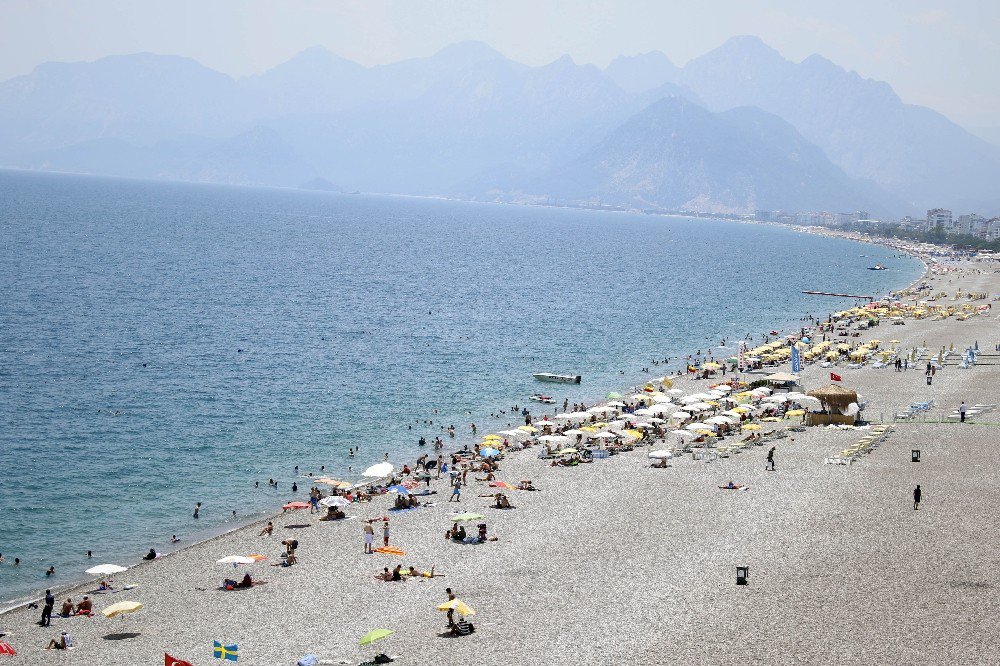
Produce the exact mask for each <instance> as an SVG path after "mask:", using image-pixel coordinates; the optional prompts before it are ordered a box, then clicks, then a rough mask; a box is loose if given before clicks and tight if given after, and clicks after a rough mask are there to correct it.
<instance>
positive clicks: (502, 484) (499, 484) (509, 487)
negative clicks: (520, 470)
mask: <svg viewBox="0 0 1000 666" xmlns="http://www.w3.org/2000/svg"><path fill="white" fill-rule="evenodd" d="M490 488H501V489H503V490H517V486H512V485H510V484H509V483H507V482H506V481H490Z"/></svg>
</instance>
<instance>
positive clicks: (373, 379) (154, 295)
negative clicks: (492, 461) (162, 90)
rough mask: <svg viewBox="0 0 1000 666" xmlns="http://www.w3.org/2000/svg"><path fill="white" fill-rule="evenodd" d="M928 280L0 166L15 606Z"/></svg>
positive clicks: (779, 256)
mask: <svg viewBox="0 0 1000 666" xmlns="http://www.w3.org/2000/svg"><path fill="white" fill-rule="evenodd" d="M876 262H881V263H882V264H884V265H885V266H887V267H888V270H886V271H869V270H866V268H867V267H868V266H871V265H873V264H875V263H876ZM921 270H922V266H921V264H920V262H919V261H917V260H916V259H913V258H911V257H906V256H902V255H899V254H898V253H895V252H893V251H892V250H889V249H886V248H881V247H877V246H874V245H866V244H860V243H855V242H850V241H846V240H841V239H832V238H826V237H820V236H816V235H810V234H803V233H798V232H796V231H793V230H790V229H787V228H783V227H779V226H766V225H757V224H742V223H735V222H724V221H710V220H704V219H690V218H681V217H665V216H654V215H643V214H630V213H621V212H611V211H593V210H580V209H565V208H544V207H528V206H513V205H492V204H484V203H466V202H456V201H447V200H439V199H421V198H409V197H395V196H370V195H349V194H334V193H326V192H310V191H299V190H288V189H265V188H248V187H230V186H215V185H197V184H177V183H166V182H150V181H138V180H126V179H111V178H98V177H87V176H75V175H60V174H42V173H27V172H15V171H0V460H2V466H0V470H2V471H0V553H2V556H3V563H2V564H0V600H3V601H4V602H6V603H5V604H0V607H2V606H4V605H10V604H11V603H14V602H17V601H19V600H23V599H25V598H26V597H29V596H32V595H33V594H36V593H37V591H38V590H40V589H44V588H45V587H57V586H62V585H68V584H69V583H72V582H76V581H78V580H80V579H81V577H84V573H83V571H84V570H85V569H86V568H88V567H90V566H93V565H95V564H98V563H105V562H109V563H116V564H123V565H128V564H130V563H133V562H136V561H138V559H139V557H140V556H141V555H142V554H143V553H145V552H146V551H147V550H148V549H149V548H155V549H156V550H158V551H160V552H165V551H169V550H171V549H172V548H175V547H176V546H172V545H171V543H170V537H171V535H175V534H176V535H177V536H178V537H179V538H180V539H181V544H180V545H184V544H187V543H191V542H193V541H196V540H199V539H203V538H205V537H207V536H209V535H211V534H213V533H218V532H220V531H224V530H226V529H231V528H233V527H235V526H237V525H239V524H242V523H244V522H247V521H250V520H253V519H255V518H259V517H260V516H263V515H265V514H266V513H268V512H272V511H274V510H275V509H276V508H277V507H279V506H280V505H281V504H282V503H283V502H286V501H289V500H291V499H295V498H296V496H298V497H299V498H300V499H301V496H303V495H305V494H306V489H308V487H309V477H308V476H305V475H306V474H308V473H310V472H312V473H313V474H315V475H317V476H318V475H320V474H321V473H322V474H326V475H328V476H332V477H334V478H338V479H344V480H349V481H353V480H357V479H358V478H359V473H360V471H362V470H363V469H364V468H365V467H366V466H368V465H370V464H373V463H375V462H380V461H382V460H383V459H384V458H385V457H386V455H387V456H388V459H389V460H390V461H392V462H394V463H396V464H401V463H402V462H404V461H412V460H413V459H415V457H416V456H417V455H418V454H419V452H420V451H427V449H430V447H429V446H428V447H427V449H420V448H419V447H418V439H419V438H420V437H421V436H423V437H425V438H426V439H427V440H428V442H430V441H431V440H432V439H433V438H434V437H436V436H442V437H443V438H444V439H445V441H446V445H447V446H448V447H455V446H461V445H463V444H465V443H469V442H471V441H473V440H474V438H473V436H472V433H471V424H472V423H475V424H477V426H478V429H479V435H480V436H481V435H482V434H484V433H486V432H490V431H495V430H498V429H503V428H505V427H507V426H508V424H510V425H515V426H516V425H518V424H519V423H522V422H523V421H522V420H521V417H520V416H519V415H518V414H516V413H514V409H513V408H514V407H515V406H516V407H523V406H525V405H526V404H529V405H530V406H531V409H532V410H533V411H534V413H535V414H536V415H537V414H538V413H539V412H540V408H541V407H542V406H540V405H537V404H532V403H528V402H527V400H528V397H529V396H530V395H532V394H533V393H537V392H545V393H549V394H551V395H553V396H554V397H556V398H557V399H558V400H559V402H560V403H561V402H562V400H563V399H568V400H569V401H570V402H571V403H572V402H574V401H586V402H587V404H593V403H594V402H596V401H597V400H598V399H601V398H603V397H604V396H605V395H606V394H607V393H608V392H610V391H623V390H625V389H627V388H628V387H631V386H635V385H641V384H642V383H644V381H645V380H646V379H648V378H650V377H654V376H660V375H663V374H664V373H665V372H667V371H668V370H673V369H676V368H677V367H681V366H682V364H683V361H682V359H683V356H684V355H687V354H693V353H695V352H698V351H700V352H702V353H703V354H704V353H706V352H707V351H708V350H710V349H711V351H712V354H713V355H714V356H715V357H716V358H725V357H727V356H730V355H732V354H733V353H735V345H736V342H735V341H738V340H739V339H741V338H743V337H744V336H745V335H747V334H748V333H752V334H753V335H754V336H755V337H754V339H755V340H757V341H760V339H761V335H762V334H763V333H765V332H768V331H770V330H771V329H774V328H780V329H783V330H785V331H790V330H796V329H797V328H798V327H799V326H800V325H801V323H802V322H801V319H802V318H803V317H805V316H807V315H810V314H813V315H816V316H825V314H826V313H828V312H831V311H834V310H837V309H841V308H843V307H847V306H851V305H853V304H854V301H853V300H851V299H839V298H829V297H819V296H809V295H804V294H803V293H802V290H804V289H812V290H819V291H829V292H840V293H850V294H872V295H884V294H886V293H887V292H888V291H889V290H890V289H898V288H901V287H903V286H905V285H907V284H909V283H910V282H912V281H913V280H915V279H916V278H917V277H918V276H919V275H920V272H921ZM723 339H725V340H726V345H725V347H724V348H723V347H720V343H721V342H722V340H723ZM666 358H669V359H670V361H669V362H668V363H667V364H664V363H662V362H661V363H660V364H659V365H655V366H654V365H652V362H653V361H654V360H659V361H663V359H666ZM679 359H680V360H679ZM643 368H649V372H644V371H643ZM534 372H555V373H570V374H574V375H575V374H579V375H582V376H583V382H582V383H581V384H580V385H561V384H541V383H539V382H537V381H535V380H534V379H533V378H532V373H534ZM545 409H547V410H550V409H551V407H545ZM449 425H454V426H455V429H456V433H457V434H456V436H455V437H454V438H451V437H449V436H448V435H447V434H446V432H445V431H444V428H445V427H447V426H449ZM352 448H356V449H357V451H358V453H357V454H356V455H355V457H353V458H352V457H350V456H349V449H352ZM296 465H297V466H298V469H299V476H298V477H296V475H295V466H296ZM268 479H275V480H277V481H278V489H277V490H275V489H273V488H270V487H268V484H267V481H268ZM293 481H296V482H297V483H298V485H299V486H300V489H299V492H298V493H297V494H295V493H292V492H291V485H292V483H293ZM257 484H259V487H258V485H257ZM196 502H202V510H201V515H200V517H199V518H198V519H194V518H193V517H192V513H193V509H194V506H195V503H196ZM233 512H235V517H234V515H233ZM88 550H89V551H92V558H90V559H88V557H87V555H86V552H87V551H88ZM15 557H17V558H19V559H20V561H21V564H20V566H18V567H14V566H13V565H12V563H13V561H14V558H15ZM50 566H52V567H55V570H56V572H55V574H54V575H53V576H51V577H46V575H45V571H46V570H47V569H48V568H49V567H50Z"/></svg>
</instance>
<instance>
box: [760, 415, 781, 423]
mask: <svg viewBox="0 0 1000 666" xmlns="http://www.w3.org/2000/svg"><path fill="white" fill-rule="evenodd" d="M761 421H767V422H768V423H780V422H781V419H779V418H778V417H777V416H765V417H764V418H762V419H761Z"/></svg>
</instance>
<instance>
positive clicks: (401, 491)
mask: <svg viewBox="0 0 1000 666" xmlns="http://www.w3.org/2000/svg"><path fill="white" fill-rule="evenodd" d="M386 491H387V492H390V493H396V494H397V495H409V494H410V490H409V488H406V487H404V486H401V485H398V484H396V485H393V486H389V487H388V488H386Z"/></svg>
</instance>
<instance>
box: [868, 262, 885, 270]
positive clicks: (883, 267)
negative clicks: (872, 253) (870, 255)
mask: <svg viewBox="0 0 1000 666" xmlns="http://www.w3.org/2000/svg"><path fill="white" fill-rule="evenodd" d="M868 270H870V271H885V270H888V269H887V268H886V267H885V266H883V265H882V264H875V265H874V266H869V267H868Z"/></svg>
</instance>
